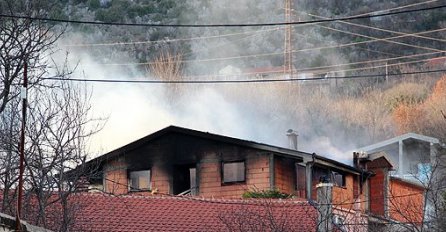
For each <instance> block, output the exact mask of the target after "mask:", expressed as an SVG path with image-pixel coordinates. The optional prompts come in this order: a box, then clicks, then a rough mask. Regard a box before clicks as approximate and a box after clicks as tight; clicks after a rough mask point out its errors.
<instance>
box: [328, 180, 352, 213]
mask: <svg viewBox="0 0 446 232" xmlns="http://www.w3.org/2000/svg"><path fill="white" fill-rule="evenodd" d="M353 179H354V177H353V175H346V176H345V187H340V186H333V204H335V205H336V204H337V205H340V206H341V207H342V208H352V207H353V205H354V204H353V202H355V198H354V196H353Z"/></svg>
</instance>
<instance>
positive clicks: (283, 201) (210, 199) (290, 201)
mask: <svg viewBox="0 0 446 232" xmlns="http://www.w3.org/2000/svg"><path fill="white" fill-rule="evenodd" d="M75 195H79V196H85V197H96V196H97V197H116V198H123V199H129V198H131V199H166V200H179V201H199V202H203V203H222V204H250V205H262V204H264V203H265V202H267V203H272V204H274V205H280V204H282V205H290V204H309V203H308V201H307V200H306V199H303V198H287V199H274V198H214V197H195V196H177V195H168V194H153V195H145V194H125V195H113V194H108V193H104V192H95V193H91V192H90V193H89V192H82V193H76V194H75Z"/></svg>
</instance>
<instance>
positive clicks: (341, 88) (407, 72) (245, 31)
mask: <svg viewBox="0 0 446 232" xmlns="http://www.w3.org/2000/svg"><path fill="white" fill-rule="evenodd" d="M42 2H43V1H42ZM45 3H46V4H48V5H49V6H48V9H51V10H49V11H48V13H47V16H48V17H49V18H56V19H69V20H83V21H98V22H120V23H142V24H164V25H168V24H242V23H274V22H284V21H285V9H284V1H272V0H257V1H253V0H239V1H233V0H219V1H210V0H187V1H175V0H132V1H127V0H61V1H55V0H46V2H45ZM442 4H444V1H425V2H420V1H416V0H399V1H395V0H393V1H381V0H373V1H372V0H351V1H341V0H321V1H313V0H294V1H293V7H292V8H293V10H292V18H293V21H310V20H319V19H327V18H340V17H347V16H358V15H364V14H365V15H369V14H371V15H372V16H373V15H379V14H383V13H384V14H385V13H391V12H398V11H407V10H409V11H410V10H416V9H422V8H432V7H438V6H441V5H442ZM64 25H66V26H67V27H66V33H64V35H63V37H62V38H61V40H60V41H59V48H60V49H62V50H67V51H68V52H69V53H72V54H82V56H78V57H77V58H78V59H79V61H80V62H81V63H82V61H83V59H84V60H85V59H86V58H85V57H88V58H87V59H86V60H87V63H88V65H97V68H96V69H94V71H91V72H90V71H88V70H87V71H86V72H85V74H86V77H87V78H96V75H98V74H97V71H101V72H106V71H108V73H106V74H104V76H106V77H107V78H110V79H120V78H121V79H122V78H123V76H125V77H126V78H130V79H132V78H140V77H141V76H145V77H147V78H149V79H162V80H189V79H199V80H204V79H215V78H228V77H225V76H223V77H221V76H218V75H219V74H221V73H222V70H230V71H231V70H232V71H234V70H235V73H238V74H240V73H242V74H243V73H246V72H247V71H246V70H261V69H264V70H267V69H268V68H270V69H271V67H281V66H282V65H283V64H284V44H285V42H284V41H285V39H284V37H285V30H284V26H259V27H212V28H210V27H199V28H191V27H147V26H109V25H89V24H64ZM292 28H293V33H292V42H291V44H292V51H293V52H292V54H293V56H292V57H293V59H292V61H293V65H294V66H295V69H296V72H295V75H296V77H302V76H303V77H305V75H306V74H307V73H309V72H316V73H317V72H318V71H319V70H323V71H322V72H325V73H330V75H333V76H337V77H341V78H340V79H337V80H336V81H334V80H332V81H330V80H325V81H324V80H322V81H319V82H311V81H301V82H299V84H296V83H297V82H277V83H250V84H237V85H236V84H233V85H215V86H207V85H181V84H178V85H177V84H170V85H167V86H165V87H164V88H163V89H162V90H163V91H164V92H163V93H162V94H160V95H159V96H158V95H156V94H157V91H158V90H160V89H157V91H152V90H151V91H147V90H145V89H144V87H138V88H136V87H135V89H137V90H138V91H140V90H141V89H144V91H146V92H144V94H146V95H145V97H147V98H149V96H150V97H153V96H156V99H157V100H156V102H157V103H158V104H161V105H162V107H163V110H166V111H167V112H168V113H167V114H168V115H169V116H172V115H175V116H178V115H180V116H178V117H180V118H182V120H183V121H187V120H190V121H193V123H192V126H194V125H195V124H194V123H196V124H200V123H202V125H201V126H202V128H198V129H202V130H210V131H215V132H228V134H229V135H234V136H238V137H245V138H249V139H253V140H259V141H262V142H267V143H275V144H280V145H283V142H281V141H282V140H283V138H281V137H279V136H278V135H279V134H283V133H284V131H286V129H289V128H294V129H297V130H299V132H300V134H301V137H300V139H301V140H302V146H303V148H304V149H306V150H308V151H311V152H312V151H323V152H325V153H340V152H347V151H349V149H352V148H355V147H358V146H361V145H366V144H370V143H371V142H376V141H379V140H381V139H385V138H389V137H391V136H395V135H397V134H401V133H405V132H409V131H411V132H418V133H423V134H426V135H431V136H436V137H439V138H446V125H445V124H446V122H445V120H444V118H443V114H442V112H443V113H444V112H445V111H446V95H445V94H446V91H445V88H446V87H445V79H444V78H443V79H441V76H442V75H444V72H439V71H436V72H432V73H429V72H430V71H432V70H441V69H446V64H445V60H443V59H441V57H444V56H445V52H444V51H445V50H446V40H445V38H446V10H445V9H444V8H438V9H431V10H424V11H416V12H411V13H401V14H393V15H388V16H380V17H365V18H361V19H355V20H348V21H334V22H326V23H317V24H305V25H293V27H292ZM434 58H439V59H434ZM160 64H161V65H160ZM163 64H166V65H164V66H163ZM154 65H155V66H156V65H159V66H157V67H154ZM228 67H230V68H228ZM80 68H81V69H82V68H83V66H80ZM135 70H136V71H135ZM426 71H427V73H423V72H426ZM419 72H421V73H419ZM129 73H132V74H129ZM254 74H257V75H256V76H253V75H238V76H237V77H236V79H252V78H258V77H259V76H260V77H264V76H267V74H265V73H254ZM304 74H305V75H304ZM318 74H320V73H318ZM401 74H402V75H401ZM299 75H302V76H299ZM348 77H351V78H348ZM229 78H230V77H229ZM126 89H127V90H128V89H130V87H129V88H127V87H126ZM121 91H124V89H121ZM132 91H136V90H134V89H133V90H132ZM210 106H212V107H214V108H208V107H210ZM165 108H167V109H165ZM138 109H139V110H142V109H143V108H142V107H140V108H138ZM222 109H224V110H222ZM152 113H153V112H151V113H150V115H151V114H152ZM163 113H164V111H163ZM185 115H194V116H186V117H185ZM185 118H186V119H185ZM209 118H212V119H209ZM180 121H181V120H180ZM204 122H206V123H204ZM188 125H189V124H188ZM212 128H214V129H212ZM234 131H235V133H234V134H232V132H234ZM240 131H243V133H242V132H240ZM246 131H248V132H246ZM237 132H240V133H237ZM332 147H336V148H334V149H335V150H330V149H331V148H332ZM336 149H337V150H336Z"/></svg>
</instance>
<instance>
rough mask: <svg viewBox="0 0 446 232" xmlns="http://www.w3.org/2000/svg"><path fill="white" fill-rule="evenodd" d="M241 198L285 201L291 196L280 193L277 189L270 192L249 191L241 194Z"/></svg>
mask: <svg viewBox="0 0 446 232" xmlns="http://www.w3.org/2000/svg"><path fill="white" fill-rule="evenodd" d="M242 197H243V198H275V199H279V198H280V199H286V198H291V197H293V195H291V194H286V193H282V192H280V191H279V190H277V189H272V190H257V189H253V190H249V191H246V192H245V193H243V195H242Z"/></svg>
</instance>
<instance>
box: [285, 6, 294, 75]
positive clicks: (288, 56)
mask: <svg viewBox="0 0 446 232" xmlns="http://www.w3.org/2000/svg"><path fill="white" fill-rule="evenodd" d="M292 8H293V6H292V0H285V22H287V23H290V22H292ZM292 32H293V27H292V25H286V26H285V46H284V48H285V49H284V62H283V65H284V70H283V71H284V74H286V73H288V74H289V78H293V53H292V52H293V46H292V43H291V42H292V37H291V35H292Z"/></svg>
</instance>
